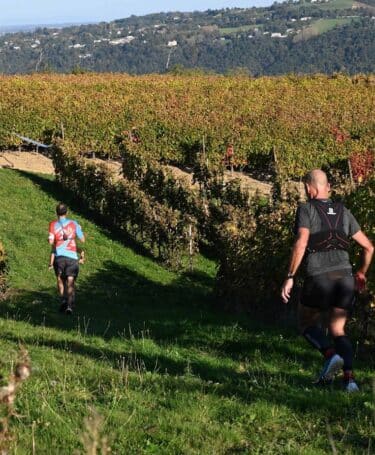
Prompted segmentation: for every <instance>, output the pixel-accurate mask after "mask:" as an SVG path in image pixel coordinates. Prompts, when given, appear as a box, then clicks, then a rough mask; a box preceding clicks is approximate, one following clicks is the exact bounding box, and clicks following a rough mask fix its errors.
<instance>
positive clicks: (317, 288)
mask: <svg viewBox="0 0 375 455" xmlns="http://www.w3.org/2000/svg"><path fill="white" fill-rule="evenodd" d="M355 295H356V291H355V279H354V276H353V275H352V273H351V271H349V270H338V271H334V272H326V273H322V274H321V275H315V276H310V277H307V278H306V279H305V282H304V285H303V289H302V295H301V304H302V305H304V306H307V307H311V308H318V309H320V310H322V311H324V310H328V309H330V308H332V307H337V308H343V309H344V310H348V311H350V310H352V308H353V305H354V303H355Z"/></svg>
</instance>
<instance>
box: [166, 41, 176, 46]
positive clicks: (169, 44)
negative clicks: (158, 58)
mask: <svg viewBox="0 0 375 455" xmlns="http://www.w3.org/2000/svg"><path fill="white" fill-rule="evenodd" d="M167 46H168V47H175V46H177V41H176V40H173V41H168V44H167Z"/></svg>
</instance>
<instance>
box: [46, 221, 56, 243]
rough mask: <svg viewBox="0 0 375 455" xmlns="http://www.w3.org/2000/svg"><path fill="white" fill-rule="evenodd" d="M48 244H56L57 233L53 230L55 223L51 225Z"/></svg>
mask: <svg viewBox="0 0 375 455" xmlns="http://www.w3.org/2000/svg"><path fill="white" fill-rule="evenodd" d="M48 243H49V244H50V245H53V244H54V243H55V232H54V228H53V223H50V224H49V232H48Z"/></svg>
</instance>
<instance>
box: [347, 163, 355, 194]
mask: <svg viewBox="0 0 375 455" xmlns="http://www.w3.org/2000/svg"><path fill="white" fill-rule="evenodd" d="M348 168H349V177H350V183H351V186H352V188H354V187H355V183H354V179H353V169H352V163H351V162H350V158H348Z"/></svg>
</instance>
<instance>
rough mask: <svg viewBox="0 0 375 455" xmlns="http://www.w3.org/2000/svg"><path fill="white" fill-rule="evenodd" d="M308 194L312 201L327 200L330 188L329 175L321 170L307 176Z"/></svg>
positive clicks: (314, 170)
mask: <svg viewBox="0 0 375 455" xmlns="http://www.w3.org/2000/svg"><path fill="white" fill-rule="evenodd" d="M305 184H306V192H307V194H308V196H309V197H310V199H316V198H319V199H327V198H328V194H329V191H330V186H329V183H328V179H327V174H326V173H325V172H323V171H322V170H321V169H313V170H312V171H310V172H309V173H308V174H307V175H306V179H305Z"/></svg>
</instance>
